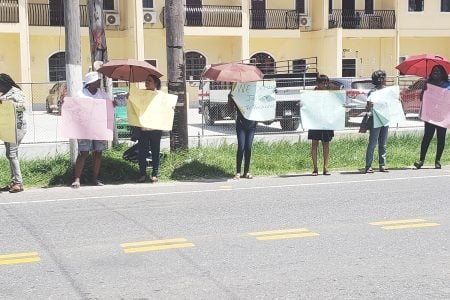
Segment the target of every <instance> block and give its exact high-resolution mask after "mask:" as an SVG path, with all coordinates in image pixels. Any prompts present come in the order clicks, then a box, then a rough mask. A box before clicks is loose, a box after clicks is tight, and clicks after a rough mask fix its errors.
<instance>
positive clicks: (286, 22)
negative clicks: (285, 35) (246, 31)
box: [250, 9, 299, 29]
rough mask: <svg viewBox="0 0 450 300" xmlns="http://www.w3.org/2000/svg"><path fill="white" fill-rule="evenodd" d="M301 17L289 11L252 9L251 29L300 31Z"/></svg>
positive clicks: (295, 12) (293, 11)
mask: <svg viewBox="0 0 450 300" xmlns="http://www.w3.org/2000/svg"><path fill="white" fill-rule="evenodd" d="M298 20H299V15H298V13H297V11H295V10H288V9H250V29H298V28H299V22H298Z"/></svg>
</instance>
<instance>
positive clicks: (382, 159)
mask: <svg viewBox="0 0 450 300" xmlns="http://www.w3.org/2000/svg"><path fill="white" fill-rule="evenodd" d="M372 84H373V85H374V86H375V88H374V89H373V90H371V91H370V92H369V95H370V94H371V93H372V92H374V91H376V90H381V89H382V88H384V87H385V84H386V73H385V72H384V71H382V70H378V71H375V72H373V73H372ZM366 107H367V110H369V111H371V110H372V108H373V103H372V102H370V101H367V106H366ZM369 120H373V118H370V119H369ZM369 130H370V135H369V144H368V145H367V151H366V167H365V168H364V173H373V169H372V161H373V152H374V151H375V147H376V146H377V144H378V163H379V167H380V168H379V170H380V172H388V170H387V168H386V144H387V137H388V131H389V125H386V126H381V127H377V128H374V127H373V121H372V122H371V124H370V129H369Z"/></svg>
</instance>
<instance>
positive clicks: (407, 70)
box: [395, 54, 450, 78]
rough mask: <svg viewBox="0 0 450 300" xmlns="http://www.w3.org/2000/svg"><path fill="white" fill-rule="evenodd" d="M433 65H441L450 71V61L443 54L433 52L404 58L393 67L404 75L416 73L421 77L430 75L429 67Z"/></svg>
mask: <svg viewBox="0 0 450 300" xmlns="http://www.w3.org/2000/svg"><path fill="white" fill-rule="evenodd" d="M435 65H441V66H443V67H444V69H445V70H446V71H447V73H450V62H449V61H448V60H447V59H445V58H444V57H443V56H440V55H435V54H420V55H413V56H410V57H408V58H407V59H405V60H404V61H403V62H402V63H400V64H399V65H398V66H396V67H395V68H396V69H397V70H399V71H400V72H401V73H402V74H404V75H416V76H420V77H423V78H428V76H430V72H431V69H432V68H433V67H434V66H435Z"/></svg>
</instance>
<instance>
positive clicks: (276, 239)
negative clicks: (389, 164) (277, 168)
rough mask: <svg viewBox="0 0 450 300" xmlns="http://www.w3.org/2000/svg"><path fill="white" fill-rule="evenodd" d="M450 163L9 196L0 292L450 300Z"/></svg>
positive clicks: (3, 219) (22, 295) (3, 214)
mask: <svg viewBox="0 0 450 300" xmlns="http://www.w3.org/2000/svg"><path fill="white" fill-rule="evenodd" d="M449 171H450V169H448V168H447V169H442V170H434V169H427V168H425V169H422V170H413V169H405V170H392V171H391V172H389V173H386V174H385V173H378V172H376V173H374V174H359V173H358V172H334V173H333V174H332V176H317V177H312V176H309V175H306V174H303V175H292V176H283V177H261V178H255V179H253V180H248V179H241V180H229V179H223V180H217V181H209V182H171V183H157V184H140V185H139V184H127V185H111V186H104V187H88V186H83V187H81V188H80V189H79V190H72V189H70V188H65V187H64V188H51V189H30V190H26V191H25V192H23V193H19V194H9V193H1V194H0V228H1V234H0V287H1V288H0V298H1V299H274V298H279V299H449V298H450V209H449V191H450V187H449V179H450V172H449Z"/></svg>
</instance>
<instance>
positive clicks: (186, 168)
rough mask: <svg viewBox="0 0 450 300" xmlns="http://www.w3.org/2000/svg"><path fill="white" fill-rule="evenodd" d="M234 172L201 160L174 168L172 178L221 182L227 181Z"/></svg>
mask: <svg viewBox="0 0 450 300" xmlns="http://www.w3.org/2000/svg"><path fill="white" fill-rule="evenodd" d="M230 177H232V174H231V173H230V172H227V171H225V170H223V169H221V168H218V167H217V166H214V165H208V164H205V163H202V162H199V161H192V162H190V163H187V164H183V165H182V166H180V167H179V168H176V169H174V170H173V172H172V174H171V175H170V179H172V180H179V181H199V182H205V181H209V182H220V181H227V180H228V179H229V178H230Z"/></svg>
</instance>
